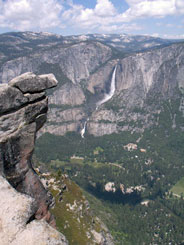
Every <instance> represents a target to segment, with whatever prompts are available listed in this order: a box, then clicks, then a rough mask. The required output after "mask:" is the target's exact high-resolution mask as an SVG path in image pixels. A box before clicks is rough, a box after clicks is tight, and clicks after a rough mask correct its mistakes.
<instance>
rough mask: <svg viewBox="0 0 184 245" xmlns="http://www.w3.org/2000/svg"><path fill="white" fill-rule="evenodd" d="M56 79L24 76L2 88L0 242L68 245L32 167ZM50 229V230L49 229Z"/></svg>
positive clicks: (5, 243)
mask: <svg viewBox="0 0 184 245" xmlns="http://www.w3.org/2000/svg"><path fill="white" fill-rule="evenodd" d="M56 85H57V80H56V79H55V77H54V75H52V74H47V75H40V76H36V75H35V74H33V73H30V72H29V73H25V74H22V75H21V76H19V77H16V78H14V79H13V80H11V81H10V82H9V83H8V84H2V85H0V196H1V197H4V198H0V207H1V209H0V241H1V242H3V245H8V244H11V245H23V244H29V245H33V244H38V245H39V244H46V245H50V244H52V245H66V244H68V242H67V241H66V239H65V237H64V236H63V235H62V234H61V233H59V232H58V231H56V230H55V229H54V228H53V227H55V220H54V218H53V216H52V215H51V214H50V212H49V206H50V204H51V202H52V196H51V195H49V194H48V193H47V191H46V190H45V188H44V187H43V185H42V183H41V181H40V180H39V177H38V176H37V174H36V172H35V171H34V169H33V167H32V153H33V150H34V144H35V138H36V132H37V131H38V130H39V129H40V128H41V127H42V126H43V124H44V123H45V121H46V117H47V110H48V99H47V96H46V94H45V90H46V89H49V88H52V87H55V86H56ZM49 224H50V225H51V226H52V227H51V226H50V225H49Z"/></svg>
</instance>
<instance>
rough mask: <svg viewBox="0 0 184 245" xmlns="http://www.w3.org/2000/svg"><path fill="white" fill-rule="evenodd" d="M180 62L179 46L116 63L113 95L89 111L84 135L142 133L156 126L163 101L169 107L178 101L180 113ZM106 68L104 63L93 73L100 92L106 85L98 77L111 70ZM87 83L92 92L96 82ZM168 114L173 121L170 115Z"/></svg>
mask: <svg viewBox="0 0 184 245" xmlns="http://www.w3.org/2000/svg"><path fill="white" fill-rule="evenodd" d="M183 60H184V45H183V44H176V45H172V46H170V47H165V48H162V49H158V50H154V51H149V52H145V53H139V54H135V55H131V56H129V57H127V58H124V59H122V60H117V61H116V64H117V72H116V91H115V94H114V96H113V97H112V99H111V100H110V101H108V102H106V103H105V104H103V105H102V106H100V107H99V108H98V110H95V111H94V112H93V114H92V116H91V118H90V122H89V123H88V132H89V133H92V134H94V135H98V136H100V135H103V134H105V133H108V134H110V133H114V132H116V133H117V132H120V131H124V130H136V131H141V130H144V129H145V128H147V127H150V126H151V125H153V124H155V123H156V120H155V118H156V117H157V116H159V114H160V113H161V112H162V109H163V108H162V105H163V104H164V103H165V102H168V103H169V104H170V106H171V107H172V106H173V104H172V103H175V102H176V101H179V105H178V108H177V109H176V113H177V111H178V112H179V111H182V108H183V107H182V104H183V102H182V101H183V88H184V78H183V77H184V63H183ZM110 65H111V64H110V63H109V64H107V66H105V67H103V68H102V69H100V70H99V72H97V73H96V74H95V76H96V77H98V75H99V77H101V78H102V79H101V80H100V81H101V82H99V83H100V84H101V86H102V89H104V90H105V85H106V84H107V83H106V78H105V76H104V78H103V77H102V76H101V74H102V73H104V74H108V72H109V70H111V69H112V68H111V69H109V66H110ZM111 67H112V65H111ZM89 81H90V82H89V88H90V90H91V91H93V87H94V86H96V83H95V82H94V79H93V77H92V78H90V79H89ZM170 114H171V115H170V117H171V120H173V118H174V114H172V113H170ZM132 124H134V125H132ZM138 124H139V125H138Z"/></svg>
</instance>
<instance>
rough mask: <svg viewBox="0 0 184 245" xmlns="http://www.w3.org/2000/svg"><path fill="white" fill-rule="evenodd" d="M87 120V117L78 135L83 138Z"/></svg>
mask: <svg viewBox="0 0 184 245" xmlns="http://www.w3.org/2000/svg"><path fill="white" fill-rule="evenodd" d="M88 120H89V118H88V119H87V120H86V121H85V122H84V127H83V128H82V130H81V132H80V135H81V137H82V138H83V139H84V134H85V132H86V126H87V121H88Z"/></svg>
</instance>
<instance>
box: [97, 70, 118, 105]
mask: <svg viewBox="0 0 184 245" xmlns="http://www.w3.org/2000/svg"><path fill="white" fill-rule="evenodd" d="M116 69H117V66H116V67H115V68H114V71H113V74H112V79H111V86H110V91H109V93H108V94H105V96H104V98H103V99H102V100H100V101H99V102H97V107H98V106H99V105H102V104H104V103H105V102H107V101H108V100H110V99H111V98H112V96H113V95H114V93H115V90H116V86H115V81H116Z"/></svg>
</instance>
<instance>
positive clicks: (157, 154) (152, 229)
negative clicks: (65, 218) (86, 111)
mask: <svg viewBox="0 0 184 245" xmlns="http://www.w3.org/2000/svg"><path fill="white" fill-rule="evenodd" d="M163 108H164V110H163V111H162V112H161V113H160V114H159V115H158V116H157V121H158V122H159V123H158V125H159V126H154V127H151V128H150V129H147V130H145V131H144V133H143V134H136V133H132V132H122V133H121V134H112V135H104V136H102V137H93V136H91V135H86V137H85V138H84V139H81V138H80V135H78V134H76V133H67V134H66V135H65V136H53V135H50V134H45V135H43V136H42V137H40V138H39V139H38V143H37V147H36V152H35V153H36V156H37V158H39V159H40V160H42V161H44V162H46V164H47V165H50V167H51V168H53V169H54V170H56V171H57V170H62V171H64V172H66V173H67V174H68V175H69V176H70V178H71V179H72V180H74V181H75V182H76V183H77V184H78V185H79V186H80V187H82V188H83V189H84V190H85V192H86V193H87V196H88V200H89V201H90V203H91V205H92V207H93V209H94V210H96V213H98V216H99V217H100V218H101V219H102V220H103V221H104V222H105V223H106V224H107V226H108V228H109V229H110V231H111V233H112V234H113V236H114V237H115V239H116V241H117V244H136V245H137V244H169V243H171V244H182V243H183V242H184V211H183V210H184V200H183V197H182V195H181V197H176V196H174V195H173V193H174V192H173V193H172V191H171V190H172V187H173V186H174V185H175V184H176V183H177V182H178V181H179V180H180V179H181V178H182V177H183V176H184V165H183V159H184V152H183V146H184V134H183V132H182V131H181V130H180V127H181V126H182V125H183V118H182V117H181V114H180V113H176V109H175V106H174V105H172V104H171V103H169V102H168V103H165V104H164V105H163ZM174 114H176V116H175V121H176V125H177V127H173V116H172V115H174ZM128 143H134V144H136V145H137V148H136V149H134V150H130V151H128V150H127V149H126V148H125V147H124V146H125V145H127V144H128ZM141 149H144V150H145V151H141ZM45 152H47V154H45ZM72 156H75V157H73V158H72ZM118 166H119V167H118ZM107 182H113V183H114V184H115V187H116V189H117V191H116V192H115V193H113V192H106V191H105V189H104V186H105V184H106V183H107ZM181 182H182V183H183V181H182V180H181V181H180V182H178V184H176V186H175V187H173V188H176V187H178V185H180V186H181V184H182V183H181ZM120 184H123V185H124V188H125V190H127V189H128V188H130V187H135V186H141V187H142V190H141V191H136V190H134V191H133V192H132V193H129V194H127V193H122V191H121V190H120V188H119V186H120ZM94 200H97V201H94ZM144 201H146V202H144ZM104 210H105V211H106V214H105V213H104ZM107 217H110V218H109V219H108V220H107Z"/></svg>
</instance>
